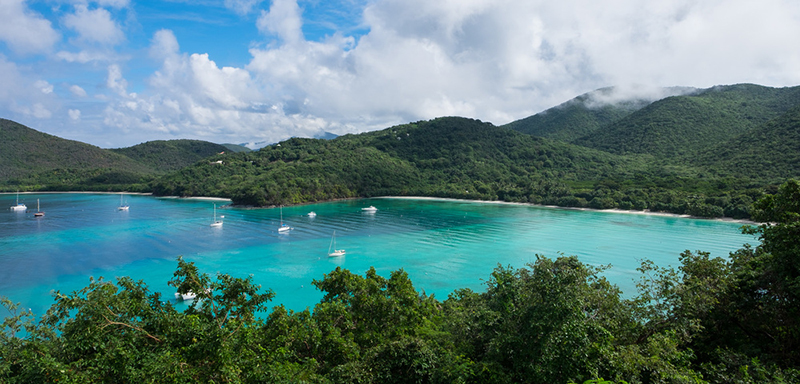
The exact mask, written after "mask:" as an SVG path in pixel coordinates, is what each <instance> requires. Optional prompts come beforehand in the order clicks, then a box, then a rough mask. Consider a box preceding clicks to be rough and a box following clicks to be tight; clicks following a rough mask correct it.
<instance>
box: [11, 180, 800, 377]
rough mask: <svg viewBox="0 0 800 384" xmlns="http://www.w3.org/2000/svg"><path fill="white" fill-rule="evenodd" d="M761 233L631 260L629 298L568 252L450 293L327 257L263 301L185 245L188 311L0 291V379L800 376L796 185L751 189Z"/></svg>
mask: <svg viewBox="0 0 800 384" xmlns="http://www.w3.org/2000/svg"><path fill="white" fill-rule="evenodd" d="M753 206H754V211H753V214H754V217H756V218H757V219H759V220H760V221H763V222H765V223H766V224H763V225H760V226H758V227H749V228H748V229H746V230H747V231H749V232H751V233H754V234H757V235H759V238H760V241H761V244H760V245H758V246H756V247H750V246H745V247H743V248H742V249H740V250H738V251H737V252H734V253H732V254H731V255H730V257H729V258H719V257H717V258H711V257H710V255H709V254H707V253H704V252H702V251H694V252H692V251H686V252H684V253H683V254H682V255H681V257H680V260H681V266H680V267H679V268H678V269H677V270H674V269H671V268H662V267H658V266H655V265H653V264H652V263H649V262H644V263H642V265H641V268H640V271H641V273H642V274H641V280H640V282H639V284H638V288H639V291H638V294H636V295H634V296H633V297H631V298H627V299H626V298H623V297H622V296H621V295H620V291H619V290H618V289H617V287H615V286H613V285H611V284H609V282H608V281H606V279H605V278H603V277H602V276H601V274H600V272H602V270H603V269H604V268H607V267H594V266H589V265H586V264H583V263H581V262H580V261H579V260H578V259H577V258H575V257H566V256H564V257H558V258H556V259H555V260H553V259H549V258H547V257H544V256H540V257H539V258H538V259H537V261H536V262H535V263H532V264H530V265H528V266H527V267H525V268H519V269H516V268H511V267H503V266H498V267H497V268H496V269H495V270H494V272H493V273H492V274H491V276H490V277H489V279H488V281H487V283H486V290H485V291H483V292H474V291H471V290H469V289H462V290H457V291H455V292H453V293H452V294H451V295H450V296H449V297H447V298H446V299H444V300H440V299H439V298H435V297H432V296H428V295H426V294H425V293H424V292H418V291H417V290H416V289H415V288H414V286H413V284H412V282H411V281H410V279H409V278H408V275H407V274H406V273H405V272H403V271H402V270H398V271H395V272H392V273H391V275H390V276H379V275H378V274H377V273H376V271H375V270H374V269H371V270H369V271H367V272H366V273H365V275H364V276H360V275H356V274H353V273H351V272H349V271H347V270H343V269H338V268H337V269H336V270H334V271H332V272H330V273H329V274H326V275H324V276H322V277H321V279H320V280H315V281H314V282H313V284H314V285H315V286H316V287H317V288H318V289H320V290H321V291H322V292H324V297H323V299H322V300H321V301H320V302H319V303H318V304H316V305H315V306H314V308H313V309H307V310H305V311H301V312H293V311H289V310H286V309H285V308H284V307H282V306H278V307H274V308H272V309H271V310H269V301H270V299H271V298H272V297H273V292H272V291H270V290H268V289H267V290H263V289H261V287H258V286H255V285H254V284H253V283H252V280H251V278H240V277H235V276H229V275H226V274H219V275H217V276H214V277H212V276H208V275H207V274H204V273H201V272H200V271H198V269H197V268H196V267H195V266H194V265H193V264H192V263H188V262H186V261H184V260H183V259H180V258H179V259H178V268H177V271H176V272H175V275H174V278H173V280H172V281H171V282H170V285H171V286H173V287H175V288H176V290H177V291H178V292H180V293H186V292H188V291H192V292H196V293H197V299H196V300H195V301H194V302H193V303H192V304H191V305H190V306H189V307H188V308H187V309H185V310H183V311H178V310H176V309H175V308H174V307H173V306H172V305H171V304H170V303H169V302H168V301H165V300H164V299H163V298H161V297H160V296H159V294H157V293H153V292H150V291H149V290H148V288H147V287H146V286H145V285H144V284H143V283H142V282H137V281H133V280H131V279H129V278H121V279H118V280H117V281H116V282H109V281H106V280H103V279H99V280H94V281H91V282H90V284H89V286H87V287H86V288H84V289H82V290H80V291H77V292H73V293H56V294H55V304H54V305H53V306H52V307H51V309H50V310H49V311H48V312H47V313H46V314H45V315H44V316H42V317H41V318H35V317H34V316H33V314H31V313H29V312H27V311H24V310H20V309H19V308H17V307H16V306H15V305H13V304H12V303H10V302H9V301H8V300H3V304H4V306H5V308H7V310H8V311H9V312H8V313H7V314H8V315H9V316H8V317H6V319H5V320H4V323H3V331H2V333H0V381H2V382H5V383H34V382H35V383H55V382H58V383H87V382H114V383H148V382H174V383H197V382H214V383H223V382H225V383H263V382H275V383H279V382H287V383H288V382H292V383H295V382H306V383H571V382H574V383H581V382H590V383H601V382H602V383H609V382H614V383H622V382H627V383H776V382H778V383H780V382H785V383H793V382H798V380H800V371H799V370H798V369H800V313H798V311H800V305H799V304H800V302H798V300H799V299H800V283H798V282H800V257H798V256H799V255H800V183H799V182H797V181H789V182H787V183H785V184H784V185H782V186H781V187H780V188H779V189H778V190H777V191H776V193H775V194H774V195H768V196H765V197H764V198H762V199H760V200H758V201H757V202H756V203H755V204H754V205H753Z"/></svg>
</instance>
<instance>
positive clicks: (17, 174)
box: [0, 119, 228, 192]
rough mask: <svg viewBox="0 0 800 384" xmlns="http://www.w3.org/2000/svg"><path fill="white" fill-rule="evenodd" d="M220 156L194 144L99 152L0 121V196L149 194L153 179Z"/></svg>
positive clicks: (212, 148) (154, 144) (149, 144)
mask: <svg viewBox="0 0 800 384" xmlns="http://www.w3.org/2000/svg"><path fill="white" fill-rule="evenodd" d="M226 150H228V148H227V147H224V146H222V145H218V144H214V143H209V142H206V141H200V140H170V141H152V142H147V143H142V144H139V145H136V146H133V147H129V148H119V149H103V148H99V147H96V146H94V145H90V144H86V143H81V142H78V141H73V140H66V139H62V138H60V137H56V136H53V135H48V134H46V133H43V132H39V131H37V130H35V129H31V128H28V127H25V126H23V125H21V124H18V123H15V122H13V121H10V120H5V119H0V190H7V191H13V190H19V189H22V190H95V191H106V190H118V191H121V190H128V191H138V192H149V190H150V186H149V185H148V183H149V182H151V181H152V180H153V179H154V178H155V177H157V176H158V175H162V174H165V173H167V172H169V171H175V170H178V169H181V168H183V167H186V166H188V165H191V164H194V163H195V162H197V161H199V160H200V159H203V158H206V157H209V156H212V155H215V154H217V153H220V152H223V151H226Z"/></svg>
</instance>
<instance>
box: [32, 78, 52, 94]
mask: <svg viewBox="0 0 800 384" xmlns="http://www.w3.org/2000/svg"><path fill="white" fill-rule="evenodd" d="M33 86H34V87H36V88H37V89H38V90H39V91H41V92H42V93H44V94H45V95H47V94H50V93H53V85H52V84H50V83H48V82H47V81H45V80H36V82H34V83H33Z"/></svg>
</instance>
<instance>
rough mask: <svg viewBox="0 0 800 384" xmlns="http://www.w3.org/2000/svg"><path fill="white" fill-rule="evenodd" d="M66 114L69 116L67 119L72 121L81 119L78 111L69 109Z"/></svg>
mask: <svg viewBox="0 0 800 384" xmlns="http://www.w3.org/2000/svg"><path fill="white" fill-rule="evenodd" d="M67 114H68V115H69V118H70V119H72V120H75V121H78V120H80V119H81V111H80V109H70V110H68V111H67Z"/></svg>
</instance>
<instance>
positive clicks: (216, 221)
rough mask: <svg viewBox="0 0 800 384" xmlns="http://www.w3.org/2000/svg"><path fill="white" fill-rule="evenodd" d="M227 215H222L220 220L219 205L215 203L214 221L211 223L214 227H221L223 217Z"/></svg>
mask: <svg viewBox="0 0 800 384" xmlns="http://www.w3.org/2000/svg"><path fill="white" fill-rule="evenodd" d="M224 217H225V216H220V220H217V205H216V204H214V222H212V223H211V226H212V227H221V226H222V218H224Z"/></svg>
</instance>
